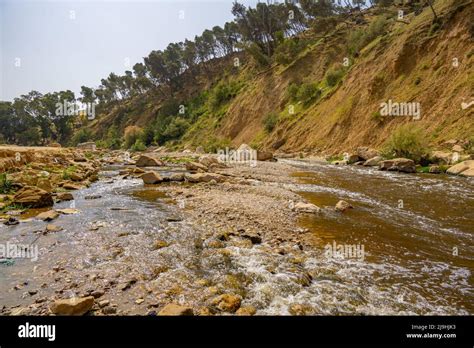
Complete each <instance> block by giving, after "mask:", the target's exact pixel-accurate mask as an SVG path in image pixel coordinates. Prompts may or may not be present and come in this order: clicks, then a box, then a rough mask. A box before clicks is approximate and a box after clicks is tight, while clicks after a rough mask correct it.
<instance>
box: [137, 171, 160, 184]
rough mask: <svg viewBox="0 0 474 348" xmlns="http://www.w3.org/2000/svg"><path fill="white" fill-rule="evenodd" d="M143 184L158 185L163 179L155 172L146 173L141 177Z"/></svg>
mask: <svg viewBox="0 0 474 348" xmlns="http://www.w3.org/2000/svg"><path fill="white" fill-rule="evenodd" d="M141 178H142V180H143V183H144V184H147V185H148V184H159V183H161V182H163V178H162V177H161V176H160V174H158V173H157V172H148V173H145V174H142V176H141Z"/></svg>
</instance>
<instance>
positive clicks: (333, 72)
mask: <svg viewBox="0 0 474 348" xmlns="http://www.w3.org/2000/svg"><path fill="white" fill-rule="evenodd" d="M344 74H345V69H344V68H343V67H339V68H332V69H329V70H328V72H327V73H326V83H327V85H328V86H329V87H334V86H335V85H337V84H338V83H339V81H341V80H342V77H343V76H344Z"/></svg>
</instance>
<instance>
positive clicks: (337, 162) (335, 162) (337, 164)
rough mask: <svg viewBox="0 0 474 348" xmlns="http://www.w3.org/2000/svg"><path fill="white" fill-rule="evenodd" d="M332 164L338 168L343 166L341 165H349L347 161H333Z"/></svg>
mask: <svg viewBox="0 0 474 348" xmlns="http://www.w3.org/2000/svg"><path fill="white" fill-rule="evenodd" d="M331 163H332V164H335V165H336V166H341V165H346V164H348V163H347V161H346V160H340V161H333V162H331Z"/></svg>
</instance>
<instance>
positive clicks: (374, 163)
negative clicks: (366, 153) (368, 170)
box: [363, 156, 383, 167]
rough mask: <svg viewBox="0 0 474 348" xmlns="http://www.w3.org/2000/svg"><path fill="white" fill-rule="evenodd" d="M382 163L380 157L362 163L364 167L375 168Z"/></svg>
mask: <svg viewBox="0 0 474 348" xmlns="http://www.w3.org/2000/svg"><path fill="white" fill-rule="evenodd" d="M382 161H383V158H382V156H375V157H372V158H369V159H368V160H367V161H365V162H364V164H363V165H364V166H366V167H376V166H378V165H379V163H380V162H382Z"/></svg>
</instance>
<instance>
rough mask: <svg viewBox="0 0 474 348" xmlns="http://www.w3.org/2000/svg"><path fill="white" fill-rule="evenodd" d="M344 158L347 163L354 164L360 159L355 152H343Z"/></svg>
mask: <svg viewBox="0 0 474 348" xmlns="http://www.w3.org/2000/svg"><path fill="white" fill-rule="evenodd" d="M344 160H345V161H346V162H347V164H354V163H356V162H359V161H360V157H359V156H358V155H356V154H353V153H351V154H345V155H344Z"/></svg>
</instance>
